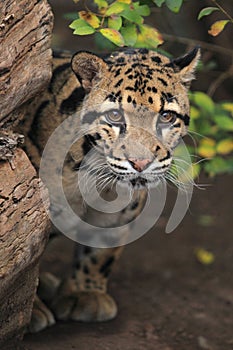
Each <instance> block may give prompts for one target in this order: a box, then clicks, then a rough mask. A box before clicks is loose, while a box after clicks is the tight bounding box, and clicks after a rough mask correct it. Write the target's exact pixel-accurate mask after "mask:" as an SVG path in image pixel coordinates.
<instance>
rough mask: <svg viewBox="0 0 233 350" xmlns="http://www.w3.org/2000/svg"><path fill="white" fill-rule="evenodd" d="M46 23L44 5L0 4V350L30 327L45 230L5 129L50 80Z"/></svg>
mask: <svg viewBox="0 0 233 350" xmlns="http://www.w3.org/2000/svg"><path fill="white" fill-rule="evenodd" d="M52 22H53V18H52V12H51V10H50V7H49V6H48V3H47V1H46V0H14V1H13V0H1V1H0V106H1V108H0V127H2V128H4V130H3V131H2V132H1V131H0V141H1V142H0V348H1V349H4V350H5V349H10V350H13V349H14V350H15V349H18V347H19V342H18V341H19V339H21V338H22V335H23V332H24V330H25V327H26V325H27V324H28V323H29V321H30V316H31V310H32V305H33V299H34V293H35V290H36V285H37V281H38V261H39V258H40V256H41V254H42V252H43V250H44V248H45V243H46V241H47V238H48V228H49V220H48V216H47V214H46V206H47V207H48V195H47V191H46V190H45V188H44V187H43V185H42V183H41V181H40V180H39V179H38V177H37V175H36V172H35V170H34V168H33V167H32V165H31V163H30V161H29V159H28V158H27V156H26V155H25V153H24V152H23V151H22V150H20V149H18V148H17V145H18V144H19V143H18V141H17V140H18V138H17V136H16V138H15V136H14V134H12V133H11V131H9V132H8V129H9V128H12V126H14V127H15V129H17V123H18V122H19V120H20V119H21V118H23V108H22V105H23V104H24V103H25V102H26V101H27V100H28V99H30V98H32V97H33V96H35V95H36V93H39V92H40V91H41V90H42V88H43V87H44V86H45V85H46V84H47V83H48V81H49V79H50V77H51V49H50V39H51V31H52ZM12 140H13V141H12ZM5 145H6V146H7V147H9V148H8V149H7V150H5V149H4V147H5ZM13 153H14V155H13ZM41 195H42V196H43V198H44V200H42V197H41ZM43 202H44V203H43Z"/></svg>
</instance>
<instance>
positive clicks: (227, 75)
mask: <svg viewBox="0 0 233 350" xmlns="http://www.w3.org/2000/svg"><path fill="white" fill-rule="evenodd" d="M230 77H233V63H232V64H231V66H230V67H229V69H228V70H227V71H225V72H223V73H222V74H220V75H219V77H218V78H217V79H215V80H214V81H213V83H212V84H211V85H210V87H209V89H208V91H207V95H209V96H210V97H212V96H213V95H214V94H215V91H216V90H217V89H218V87H219V86H220V85H221V84H222V83H223V82H224V80H226V79H228V78H230Z"/></svg>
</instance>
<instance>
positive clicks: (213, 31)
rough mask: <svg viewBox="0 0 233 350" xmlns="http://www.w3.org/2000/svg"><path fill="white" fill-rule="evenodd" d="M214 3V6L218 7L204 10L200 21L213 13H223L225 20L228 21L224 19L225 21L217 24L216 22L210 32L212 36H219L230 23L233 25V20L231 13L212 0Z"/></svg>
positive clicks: (219, 21)
mask: <svg viewBox="0 0 233 350" xmlns="http://www.w3.org/2000/svg"><path fill="white" fill-rule="evenodd" d="M212 2H213V3H214V5H216V6H215V7H205V8H203V9H202V10H201V11H200V12H199V15H198V20H200V19H201V18H202V17H205V16H209V15H210V14H211V13H213V12H215V11H218V12H221V13H222V14H223V15H224V16H225V18H227V19H223V20H218V21H216V22H214V23H213V24H212V25H211V27H210V29H209V30H208V33H209V34H210V35H212V36H217V35H219V34H220V33H221V32H222V31H223V29H224V28H225V27H226V25H227V24H228V23H231V24H233V18H232V17H231V16H230V15H229V13H227V12H226V11H225V10H224V8H223V7H222V6H221V5H220V4H219V3H218V2H217V1H216V0H212Z"/></svg>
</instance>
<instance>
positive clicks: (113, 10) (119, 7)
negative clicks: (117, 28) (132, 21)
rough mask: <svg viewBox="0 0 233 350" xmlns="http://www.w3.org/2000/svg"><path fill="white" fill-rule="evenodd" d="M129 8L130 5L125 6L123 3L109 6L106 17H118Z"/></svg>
mask: <svg viewBox="0 0 233 350" xmlns="http://www.w3.org/2000/svg"><path fill="white" fill-rule="evenodd" d="M128 8H129V5H127V4H124V3H123V2H114V3H113V4H112V5H110V6H109V8H108V9H107V11H106V13H105V15H106V16H111V15H116V14H118V13H121V12H122V11H124V10H125V9H128Z"/></svg>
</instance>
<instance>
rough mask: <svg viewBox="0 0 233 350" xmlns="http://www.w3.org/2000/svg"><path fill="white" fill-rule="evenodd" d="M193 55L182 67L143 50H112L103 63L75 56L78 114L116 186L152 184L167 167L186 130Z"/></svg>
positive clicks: (196, 53) (88, 137) (193, 54)
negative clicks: (81, 91)
mask: <svg viewBox="0 0 233 350" xmlns="http://www.w3.org/2000/svg"><path fill="white" fill-rule="evenodd" d="M198 56H199V52H198V50H194V51H193V52H191V53H190V54H189V56H185V57H184V58H183V60H184V61H185V60H186V62H185V63H184V62H183V63H181V62H179V60H181V59H178V60H177V61H173V62H171V61H170V60H169V59H168V58H167V57H165V56H162V55H160V54H157V53H155V52H153V51H148V50H145V49H139V50H136V49H134V50H129V51H123V52H117V53H115V54H113V55H111V56H110V57H109V58H108V59H106V60H102V59H100V58H97V56H94V55H91V54H87V53H80V54H77V55H76V56H74V58H73V69H74V71H75V72H76V73H77V74H78V77H79V78H80V80H81V83H82V85H83V87H84V88H85V89H86V90H87V91H88V94H87V96H86V98H85V100H84V103H83V108H82V110H81V120H82V125H83V128H84V129H85V133H86V135H87V136H86V140H87V142H90V143H91V144H92V145H94V147H95V149H96V150H97V151H98V152H99V154H100V155H101V157H102V159H103V162H104V164H105V169H106V171H107V172H108V173H110V174H111V175H112V176H114V177H115V178H117V179H118V180H120V182H121V183H123V184H128V183H129V182H130V183H131V184H132V185H134V186H135V185H136V186H147V185H152V186H153V185H155V184H156V183H157V182H158V180H159V179H160V178H161V177H163V176H164V174H165V173H166V172H167V170H168V169H169V167H170V165H171V162H172V156H173V151H174V148H175V147H176V146H177V144H178V143H179V140H180V138H181V137H182V136H184V135H185V134H186V132H187V127H188V124H189V101H188V96H187V84H188V83H189V81H190V80H191V79H192V73H193V70H194V68H195V66H196V64H197V60H198ZM87 58H89V60H88V59H87ZM176 62H178V63H180V66H181V68H179V66H178V64H176ZM82 67H83V69H82ZM84 68H85V70H84Z"/></svg>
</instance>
